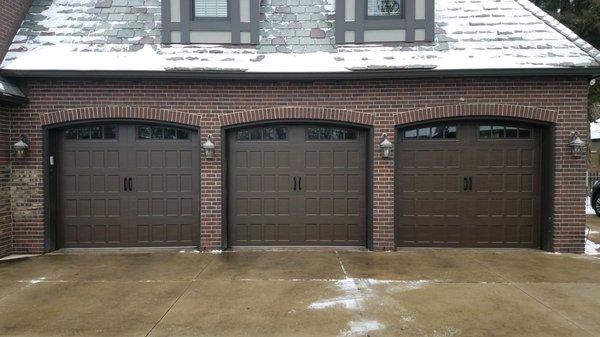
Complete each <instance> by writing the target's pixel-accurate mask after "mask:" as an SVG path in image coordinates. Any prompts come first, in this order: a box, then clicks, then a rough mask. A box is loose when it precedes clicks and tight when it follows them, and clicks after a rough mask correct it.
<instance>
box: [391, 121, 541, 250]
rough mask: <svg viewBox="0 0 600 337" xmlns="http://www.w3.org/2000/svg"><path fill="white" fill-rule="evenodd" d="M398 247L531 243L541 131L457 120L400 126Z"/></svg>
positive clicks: (535, 229) (534, 240) (536, 221)
mask: <svg viewBox="0 0 600 337" xmlns="http://www.w3.org/2000/svg"><path fill="white" fill-rule="evenodd" d="M397 142H398V147H397V149H398V154H397V161H396V187H395V188H396V236H397V242H398V245H399V246H456V247H537V246H538V245H539V225H540V150H539V148H540V131H539V129H537V128H535V127H532V126H530V125H520V124H507V123H499V122H498V123H496V122H489V121H483V122H471V123H467V122H463V123H452V122H450V123H443V124H435V125H424V126H418V127H413V128H408V129H403V130H400V132H399V134H398V137H397Z"/></svg>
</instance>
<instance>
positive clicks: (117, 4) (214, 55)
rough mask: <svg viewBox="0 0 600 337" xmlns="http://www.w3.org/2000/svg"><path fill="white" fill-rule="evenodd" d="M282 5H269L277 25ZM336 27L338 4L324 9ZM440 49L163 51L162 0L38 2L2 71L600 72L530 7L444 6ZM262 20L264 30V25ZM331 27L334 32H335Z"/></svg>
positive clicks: (468, 2)
mask: <svg viewBox="0 0 600 337" xmlns="http://www.w3.org/2000/svg"><path fill="white" fill-rule="evenodd" d="M275 1H276V0H263V1H262V3H261V11H262V12H263V14H265V15H263V20H266V21H269V20H272V19H271V17H270V16H269V15H267V14H268V13H271V12H272V8H273V7H274V6H275V5H273V3H274V2H275ZM324 8H327V11H328V12H327V13H325V14H327V15H326V16H325V18H324V19H323V20H324V21H325V23H324V24H325V25H327V19H329V21H330V22H331V25H333V21H331V20H333V19H332V18H333V15H332V14H333V11H334V8H333V6H331V5H329V6H324ZM435 20H436V22H435V26H436V34H435V41H434V42H433V43H414V44H409V43H399V44H362V45H337V46H336V45H335V44H333V38H332V37H331V36H333V34H331V33H330V34H328V36H327V38H330V39H331V41H332V43H331V44H330V45H327V44H324V45H323V47H327V48H323V49H322V50H321V51H314V49H313V50H311V52H306V51H305V50H303V52H291V53H290V52H289V50H286V51H285V52H281V50H280V49H279V48H272V49H269V48H268V46H270V45H272V44H273V43H275V42H276V41H277V42H281V41H280V40H281V39H280V38H279V37H273V36H269V37H267V36H265V34H261V41H260V44H259V45H258V46H256V47H247V46H246V47H239V46H225V45H187V46H184V45H161V44H160V28H161V18H160V1H159V0H54V1H52V0H34V3H33V6H32V7H31V10H30V13H29V14H28V15H27V17H26V19H25V21H24V22H23V25H22V27H21V29H20V30H19V32H18V33H17V35H16V36H15V38H14V41H13V43H12V45H11V47H10V50H9V52H8V54H7V56H6V58H5V60H4V61H3V63H2V65H1V66H0V68H4V69H8V70H145V71H167V70H178V71H233V72H237V71H240V72H343V71H351V70H364V69H436V70H442V69H505V68H506V69H508V68H581V67H598V66H600V52H599V51H598V50H596V49H594V48H593V47H592V46H591V45H589V44H588V43H586V42H585V41H583V40H581V39H580V38H579V37H577V35H575V34H574V33H573V32H572V31H570V30H569V29H567V28H566V27H564V26H563V25H562V24H560V23H559V22H558V21H556V20H555V19H553V18H552V17H551V16H549V15H547V14H546V13H544V12H543V11H542V10H540V9H539V8H537V7H536V6H535V5H533V4H531V3H530V2H529V1H528V0H437V1H436V15H435ZM265 23H268V22H263V24H262V25H261V27H264V26H265ZM332 29H333V28H332Z"/></svg>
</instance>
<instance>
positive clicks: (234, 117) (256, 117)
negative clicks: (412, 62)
mask: <svg viewBox="0 0 600 337" xmlns="http://www.w3.org/2000/svg"><path fill="white" fill-rule="evenodd" d="M219 119H220V121H221V125H222V126H229V125H236V124H245V123H251V122H259V121H268V120H278V119H315V120H330V121H336V122H348V123H355V124H363V125H373V120H374V116H373V115H372V114H367V113H362V112H356V111H352V110H345V109H334V108H325V107H302V106H292V107H269V108H263V109H256V110H245V111H239V112H234V113H229V114H224V115H220V116H219Z"/></svg>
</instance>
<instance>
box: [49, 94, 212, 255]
mask: <svg viewBox="0 0 600 337" xmlns="http://www.w3.org/2000/svg"><path fill="white" fill-rule="evenodd" d="M103 119H123V120H139V121H150V122H157V123H160V122H169V123H175V124H180V125H182V126H188V127H192V128H199V129H200V137H201V138H200V139H206V136H207V135H208V134H209V133H211V134H213V135H214V136H215V142H216V143H217V151H216V152H217V154H218V153H219V149H218V144H219V138H218V136H219V126H218V125H217V121H216V117H212V116H209V114H203V113H200V114H192V113H188V112H183V111H177V110H170V109H156V108H151V107H136V106H116V105H113V106H96V107H82V108H75V109H68V110H61V111H55V112H49V113H45V114H42V115H40V123H41V126H42V127H52V126H53V125H56V124H68V123H69V122H85V121H90V122H92V121H101V120H103ZM207 119H210V120H211V121H212V122H207ZM200 173H201V192H200V224H199V225H200V248H202V249H216V248H218V247H220V246H221V232H220V229H221V209H220V204H221V185H220V183H219V184H213V183H211V182H209V180H211V179H212V180H216V181H218V182H220V180H221V176H220V174H221V165H220V162H219V161H218V160H215V159H213V160H205V159H202V160H201V166H200ZM206 177H211V179H207V178H206ZM215 205H219V206H218V207H215Z"/></svg>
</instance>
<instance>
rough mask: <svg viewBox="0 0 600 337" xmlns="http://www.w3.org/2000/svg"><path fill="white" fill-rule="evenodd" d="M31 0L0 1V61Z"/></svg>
mask: <svg viewBox="0 0 600 337" xmlns="http://www.w3.org/2000/svg"><path fill="white" fill-rule="evenodd" d="M31 1H32V0H2V1H0V61H1V60H2V59H3V58H4V55H5V54H6V52H7V51H8V47H9V46H10V43H11V42H12V39H13V37H14V36H15V33H16V32H17V29H19V26H20V25H21V22H22V21H23V18H24V17H25V14H26V13H27V10H28V9H29V5H30V4H31Z"/></svg>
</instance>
